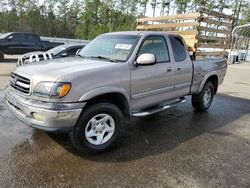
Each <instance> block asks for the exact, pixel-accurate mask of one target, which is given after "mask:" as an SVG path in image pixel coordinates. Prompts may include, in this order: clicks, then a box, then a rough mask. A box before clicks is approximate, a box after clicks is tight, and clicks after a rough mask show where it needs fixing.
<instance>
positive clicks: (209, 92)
mask: <svg viewBox="0 0 250 188" xmlns="http://www.w3.org/2000/svg"><path fill="white" fill-rule="evenodd" d="M213 98H214V85H213V84H212V82H210V81H209V82H207V83H206V84H205V86H204V87H203V89H202V91H201V93H200V94H198V95H192V105H193V107H194V108H195V110H197V111H199V112H205V111H207V110H208V108H209V107H210V106H211V104H212V102H213Z"/></svg>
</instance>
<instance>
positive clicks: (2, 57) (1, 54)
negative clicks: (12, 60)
mask: <svg viewBox="0 0 250 188" xmlns="http://www.w3.org/2000/svg"><path fill="white" fill-rule="evenodd" d="M3 60H4V53H3V51H1V50H0V61H3Z"/></svg>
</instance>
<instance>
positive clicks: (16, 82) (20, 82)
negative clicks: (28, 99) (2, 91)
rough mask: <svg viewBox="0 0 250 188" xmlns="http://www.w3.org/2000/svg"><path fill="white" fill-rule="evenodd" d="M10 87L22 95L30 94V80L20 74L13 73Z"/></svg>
mask: <svg viewBox="0 0 250 188" xmlns="http://www.w3.org/2000/svg"><path fill="white" fill-rule="evenodd" d="M10 86H11V87H12V88H14V89H15V90H17V91H19V92H21V93H24V94H29V93H30V80H29V79H28V78H25V77H23V76H20V75H18V74H15V73H11V76H10Z"/></svg>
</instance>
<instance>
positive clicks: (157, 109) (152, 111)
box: [132, 97, 186, 117]
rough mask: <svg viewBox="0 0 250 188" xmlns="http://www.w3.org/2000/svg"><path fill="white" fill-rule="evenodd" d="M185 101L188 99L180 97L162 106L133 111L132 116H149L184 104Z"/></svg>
mask: <svg viewBox="0 0 250 188" xmlns="http://www.w3.org/2000/svg"><path fill="white" fill-rule="evenodd" d="M184 102H186V99H185V98H184V97H183V98H180V99H178V100H177V101H175V102H173V103H169V104H165V105H162V106H157V107H155V108H147V109H146V110H143V111H139V112H134V113H132V116H135V117H143V116H148V115H151V114H155V113H158V112H161V111H163V110H166V109H168V108H171V107H174V106H176V105H179V104H182V103H184Z"/></svg>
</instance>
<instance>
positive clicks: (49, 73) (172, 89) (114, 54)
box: [5, 32, 227, 152]
mask: <svg viewBox="0 0 250 188" xmlns="http://www.w3.org/2000/svg"><path fill="white" fill-rule="evenodd" d="M186 49H187V46H186V44H185V42H184V40H183V39H182V37H180V36H178V35H173V34H167V33H160V32H116V33H107V34H103V35H101V36H98V37H97V38H95V39H94V40H93V41H92V42H90V43H89V44H88V45H87V46H86V47H85V48H83V49H82V50H81V51H80V52H79V56H78V57H69V58H62V59H54V60H49V61H47V63H45V62H44V63H42V64H39V63H38V64H34V65H24V66H21V67H18V68H17V69H16V70H15V71H14V72H12V73H11V77H10V81H9V85H8V86H7V87H6V89H5V97H6V102H7V105H8V107H9V109H10V111H11V112H13V114H14V115H15V116H16V117H17V118H18V119H20V120H21V121H23V122H24V123H26V124H28V125H29V126H31V127H34V128H37V129H42V130H45V131H68V132H69V135H70V138H71V141H72V143H73V146H74V147H75V148H76V149H77V150H78V151H80V152H83V151H86V150H91V151H103V150H106V149H107V148H109V147H111V146H112V144H113V143H114V142H115V140H116V139H117V137H118V133H119V129H120V127H121V124H122V123H123V122H124V120H126V119H125V118H130V117H131V116H136V117H142V116H147V115H150V114H153V113H157V112H160V111H162V110H165V109H167V108H170V107H172V106H174V105H177V104H181V103H183V102H184V101H185V98H184V97H185V96H187V95H192V105H193V107H194V108H195V109H196V110H197V111H206V110H207V109H208V108H209V107H210V105H211V103H212V101H213V97H214V95H215V94H216V91H217V89H218V85H219V84H221V83H222V81H223V79H224V76H225V73H226V68H227V63H226V59H206V60H200V61H192V60H191V59H190V56H189V54H188V51H187V50H186Z"/></svg>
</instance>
